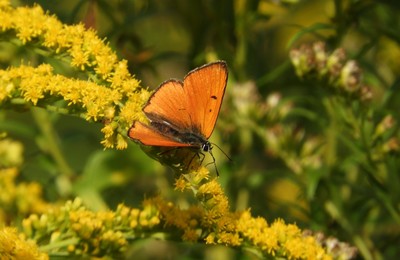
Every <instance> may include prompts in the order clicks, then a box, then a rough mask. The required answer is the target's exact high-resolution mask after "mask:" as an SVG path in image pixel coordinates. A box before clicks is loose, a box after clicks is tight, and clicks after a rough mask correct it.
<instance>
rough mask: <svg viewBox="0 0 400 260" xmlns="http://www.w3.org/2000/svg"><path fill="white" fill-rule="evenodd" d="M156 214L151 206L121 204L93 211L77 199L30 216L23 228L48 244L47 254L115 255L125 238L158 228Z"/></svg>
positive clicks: (36, 238)
mask: <svg viewBox="0 0 400 260" xmlns="http://www.w3.org/2000/svg"><path fill="white" fill-rule="evenodd" d="M158 215H159V211H158V209H157V208H155V206H154V205H146V206H144V208H143V209H142V210H139V209H135V208H133V209H131V208H128V207H126V206H124V205H122V204H121V205H119V206H118V208H117V210H116V211H115V212H112V211H100V212H93V211H90V210H89V209H87V208H86V207H85V206H84V205H83V203H82V200H81V199H79V198H77V199H75V200H74V201H68V202H67V203H66V204H65V205H64V206H63V207H62V208H60V209H59V210H55V209H54V210H51V211H48V212H47V213H46V214H42V215H40V216H39V215H36V214H33V215H31V216H29V218H26V219H24V220H23V222H22V227H23V232H24V233H25V234H26V235H27V236H28V237H29V238H31V239H35V240H36V241H40V242H41V243H47V244H45V245H44V246H43V247H42V248H44V250H46V251H47V252H48V253H49V254H51V253H60V252H64V253H69V254H73V255H96V256H103V255H113V256H116V255H118V254H121V253H122V252H124V251H125V250H126V247H127V245H128V240H127V239H133V238H135V237H141V236H142V232H143V231H145V230H151V229H153V228H156V227H159V223H160V219H159V217H158ZM158 231H159V230H158Z"/></svg>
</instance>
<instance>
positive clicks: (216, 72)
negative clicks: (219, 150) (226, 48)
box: [184, 61, 228, 139]
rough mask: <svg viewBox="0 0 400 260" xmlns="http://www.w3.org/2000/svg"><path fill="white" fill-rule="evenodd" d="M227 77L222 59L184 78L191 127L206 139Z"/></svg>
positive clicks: (219, 103)
mask: <svg viewBox="0 0 400 260" xmlns="http://www.w3.org/2000/svg"><path fill="white" fill-rule="evenodd" d="M227 79H228V70H227V67H226V63H225V62H223V61H218V62H215V63H211V64H207V65H204V66H203V67H200V68H198V69H195V70H193V71H191V72H189V74H188V75H187V76H186V77H185V79H184V91H185V95H186V97H187V102H188V109H189V110H188V111H190V120H191V125H192V129H193V131H195V132H198V134H201V135H202V136H204V137H205V138H207V139H208V138H209V137H210V136H211V134H212V132H213V130H214V127H215V122H216V121H217V118H218V114H219V110H220V108H221V104H222V99H223V97H224V93H225V87H226V83H227Z"/></svg>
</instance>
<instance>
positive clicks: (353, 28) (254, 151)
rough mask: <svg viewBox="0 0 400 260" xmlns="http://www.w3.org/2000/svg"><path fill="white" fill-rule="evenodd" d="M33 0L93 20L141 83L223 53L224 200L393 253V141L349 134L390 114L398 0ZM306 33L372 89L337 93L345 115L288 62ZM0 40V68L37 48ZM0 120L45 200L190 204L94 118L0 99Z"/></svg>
mask: <svg viewBox="0 0 400 260" xmlns="http://www.w3.org/2000/svg"><path fill="white" fill-rule="evenodd" d="M33 3H38V4H39V5H41V6H42V7H43V8H44V9H45V10H48V11H49V12H50V13H51V14H55V15H56V16H57V17H58V18H59V19H60V20H61V21H63V22H64V23H67V24H73V23H78V22H83V23H85V24H86V25H87V26H90V27H92V28H94V29H95V30H97V31H98V34H99V36H100V37H101V38H105V39H106V41H107V42H109V44H110V46H111V47H112V48H113V49H114V50H115V51H116V52H117V53H118V55H119V57H120V58H121V59H126V60H128V63H129V68H130V71H131V73H132V74H134V75H135V76H136V78H138V79H139V80H141V82H142V86H143V87H149V88H150V89H155V88H156V87H157V86H158V85H159V84H160V83H161V82H163V81H164V80H167V79H169V78H178V79H182V78H183V77H184V75H185V74H186V73H187V72H188V71H189V70H191V69H193V68H195V67H198V66H200V65H202V64H205V63H207V62H211V61H213V60H216V59H221V60H225V61H226V62H227V64H228V66H229V73H230V74H229V83H228V87H227V90H226V95H225V100H224V103H223V107H222V109H221V112H220V115H219V120H218V122H217V127H216V130H215V131H214V133H213V136H212V138H211V141H212V142H215V143H217V144H218V145H219V146H221V148H222V149H223V150H224V151H225V152H226V153H227V154H228V155H229V156H230V157H231V158H232V159H233V162H229V161H228V160H227V158H226V157H225V156H224V155H223V153H221V152H219V151H218V150H217V149H215V151H214V155H215V156H216V159H217V167H218V169H219V172H220V178H219V180H220V182H221V184H222V185H223V187H224V189H225V191H226V194H227V195H228V197H229V198H230V202H231V208H232V210H243V209H246V208H251V209H252V213H253V214H254V215H259V216H262V217H265V218H266V219H267V220H268V221H270V222H272V220H274V219H275V218H278V217H279V218H283V219H284V220H285V221H287V222H295V223H297V224H298V225H299V226H300V227H301V228H304V229H311V230H313V231H315V232H317V231H321V232H323V233H324V234H325V235H326V236H334V237H337V238H338V239H340V240H342V241H344V242H348V243H350V244H352V245H356V246H357V247H358V249H359V250H360V252H359V258H364V259H394V258H395V257H396V256H400V246H399V245H400V214H399V212H400V192H399V190H400V177H399V174H400V172H399V169H400V163H399V157H398V152H396V151H395V152H393V153H388V154H387V155H385V156H383V157H382V158H381V159H380V160H379V162H376V161H374V160H369V159H368V158H370V156H366V155H371V154H372V152H371V151H372V149H373V148H374V144H371V145H366V143H367V142H366V140H367V141H368V135H367V134H366V135H365V136H363V138H357V137H355V136H356V135H353V133H354V132H355V131H360V132H362V133H365V132H367V131H366V129H364V127H369V128H371V129H374V128H376V126H377V125H378V124H379V122H381V120H382V118H383V117H384V116H386V115H392V116H393V117H394V119H395V121H396V120H398V118H399V116H398V115H399V101H400V95H399V92H398V91H397V90H398V88H399V83H400V77H399V72H400V46H399V42H400V34H399V32H400V12H399V11H400V10H399V9H400V4H399V3H398V2H397V1H389V0H387V1H368V0H366V1H356V0H348V1H340V0H335V1H333V0H332V1H319V0H315V1H296V0H287V1H261V0H260V1H255V0H253V1H251V0H248V1H246V0H233V1H228V0H219V1H218V0H202V1H200V0H195V1H186V0H164V1H154V0H153V1H150V0H147V1H146V0H135V1H133V0H131V1H127V0H118V1H117V0H113V1H102V0H97V1H94V0H93V1H88V0H82V1H74V0H72V1H16V4H17V5H32V4H33ZM313 41H323V42H325V43H326V46H327V49H328V50H331V51H333V50H334V49H336V48H339V47H341V48H344V50H345V51H346V53H347V56H348V58H350V59H355V60H356V61H357V62H358V63H359V66H360V67H361V68H362V72H363V81H364V82H365V84H367V85H368V86H370V87H371V89H372V93H373V98H372V100H371V102H370V103H369V104H368V105H367V106H366V107H365V108H363V109H358V108H354V107H352V105H354V103H352V100H351V97H350V98H348V99H347V100H345V101H344V102H342V103H341V104H339V107H340V108H341V109H343V111H345V112H346V113H350V114H351V115H353V116H354V119H351V118H350V119H349V118H347V119H348V120H349V121H350V122H347V121H346V120H345V119H346V116H343V115H338V114H337V113H341V111H337V110H335V109H337V107H335V106H332V108H333V111H329V109H328V107H329V106H327V105H326V102H328V103H329V102H330V100H331V98H332V97H334V98H335V97H336V96H337V95H339V94H337V93H334V92H332V91H330V90H328V89H327V88H326V85H329V84H328V83H327V82H322V81H318V80H316V79H311V80H302V79H299V78H298V77H297V76H296V74H295V71H294V69H293V67H292V65H291V63H290V60H289V50H290V49H291V48H293V47H298V46H299V45H300V44H302V43H307V42H313ZM3 44H4V43H3ZM3 46H5V47H4V48H3V50H1V59H0V66H1V67H2V68H6V67H7V66H8V65H9V64H14V65H16V64H18V63H19V62H20V61H21V59H22V58H24V59H25V60H29V57H31V56H30V55H32V56H34V55H33V54H30V53H25V52H24V50H22V49H18V48H15V47H12V48H11V47H9V46H7V45H6V44H4V45H3ZM10 49H12V50H13V51H12V52H10ZM33 59H34V60H35V58H33ZM42 59H45V58H42ZM36 61H37V60H36ZM45 61H46V62H53V63H54V64H56V66H57V63H56V61H51V60H50V61H49V60H45ZM58 70H59V71H60V73H65V74H68V73H71V72H70V71H68V69H67V68H63V67H59V68H58ZM347 105H348V107H347ZM348 110H350V112H348ZM361 110H364V112H363V113H361V112H360V114H357V111H358V112H359V111H361ZM365 111H367V112H365ZM358 119H360V121H361V119H362V120H363V123H359V122H358V121H357V120H358ZM43 122H51V124H50V125H43ZM352 124H353V125H352ZM349 125H352V126H349ZM397 127H398V126H397V122H396V123H395V125H394V126H393V128H392V130H391V132H390V133H389V134H388V135H390V137H396V138H397V137H398V129H397ZM0 129H1V130H6V131H7V132H8V133H9V135H10V136H11V137H13V138H15V139H17V140H21V141H22V142H23V144H24V146H25V163H24V165H23V168H22V174H21V176H20V178H21V180H35V181H38V182H40V183H41V184H42V185H43V187H45V197H46V198H47V199H48V200H49V201H57V200H60V199H67V198H72V197H75V196H80V197H82V198H83V199H84V200H85V202H86V203H87V205H89V206H90V207H91V208H92V209H94V210H98V209H104V208H108V207H109V208H112V209H113V208H115V206H116V205H117V204H118V203H121V202H124V203H126V204H128V205H132V206H137V205H139V204H140V202H141V201H142V200H143V199H144V198H145V197H150V196H152V195H156V194H160V193H161V194H162V195H163V196H164V197H166V198H168V199H171V200H173V201H176V202H178V203H180V204H181V205H186V204H187V203H193V202H194V200H193V198H192V195H191V194H190V193H187V194H186V193H183V194H182V193H180V192H177V191H174V190H173V187H174V186H173V183H174V174H173V172H172V171H171V170H170V169H168V168H167V167H164V166H162V165H161V164H160V163H158V162H156V161H153V160H152V159H150V158H149V157H148V156H147V155H146V154H145V153H144V152H143V151H142V150H141V149H140V147H139V146H138V145H136V144H135V143H133V142H130V144H129V148H128V149H127V150H124V151H115V150H103V147H102V146H101V144H100V141H101V139H102V134H101V133H100V129H101V124H88V123H87V122H85V121H83V120H81V119H79V118H72V117H67V116H63V115H58V114H54V113H48V112H44V111H41V110H39V109H35V110H34V111H33V112H32V111H4V110H2V111H0ZM371 131H372V130H371ZM321 147H323V148H321ZM54 149H55V150H54ZM54 151H56V152H54ZM55 154H59V156H55ZM209 169H210V171H214V169H213V167H212V166H211V167H209ZM154 247H157V248H159V249H160V250H158V251H157V250H153V249H151V248H154ZM149 248H150V250H149ZM131 252H132V255H136V256H138V255H140V256H141V257H143V258H145V257H148V258H149V259H150V258H152V259H154V258H160V259H162V258H163V257H164V256H165V254H166V252H168V253H169V254H170V256H171V259H177V258H179V259H195V258H208V259H212V258H213V257H215V256H221V255H224V256H225V257H227V259H228V257H229V258H230V259H251V258H254V256H252V255H251V254H245V253H241V252H239V251H235V250H232V249H224V248H221V247H204V246H202V245H195V246H194V245H185V244H180V243H173V242H155V241H139V242H138V243H135V244H134V245H133V247H132V249H131ZM221 252H222V253H221ZM157 254H160V255H157Z"/></svg>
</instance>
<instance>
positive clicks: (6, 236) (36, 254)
mask: <svg viewBox="0 0 400 260" xmlns="http://www.w3.org/2000/svg"><path fill="white" fill-rule="evenodd" d="M0 259H35V260H47V259H49V257H48V255H47V254H45V253H42V252H40V251H39V250H38V248H37V246H36V244H35V243H33V242H30V241H26V240H25V239H23V237H22V235H19V234H18V233H17V230H16V229H15V228H10V227H6V228H0Z"/></svg>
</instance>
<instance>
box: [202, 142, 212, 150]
mask: <svg viewBox="0 0 400 260" xmlns="http://www.w3.org/2000/svg"><path fill="white" fill-rule="evenodd" d="M201 150H203V152H210V151H211V150H212V145H211V143H210V142H208V141H207V142H204V143H203V144H202V145H201Z"/></svg>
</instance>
